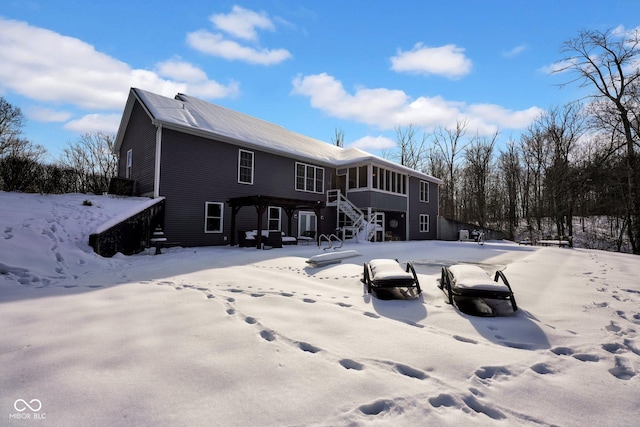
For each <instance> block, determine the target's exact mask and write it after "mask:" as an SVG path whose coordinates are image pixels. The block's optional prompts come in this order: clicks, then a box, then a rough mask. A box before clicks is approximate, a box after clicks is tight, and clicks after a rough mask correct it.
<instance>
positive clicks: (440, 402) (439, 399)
mask: <svg viewBox="0 0 640 427" xmlns="http://www.w3.org/2000/svg"><path fill="white" fill-rule="evenodd" d="M428 400H429V403H430V404H431V406H433V407H434V408H439V407H441V406H446V407H447V408H452V407H454V406H458V403H457V402H456V399H455V398H454V397H453V396H451V395H450V394H446V393H440V394H439V395H437V396H436V397H430V398H429V399H428Z"/></svg>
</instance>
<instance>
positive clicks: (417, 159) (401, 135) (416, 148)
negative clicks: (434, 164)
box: [392, 124, 427, 170]
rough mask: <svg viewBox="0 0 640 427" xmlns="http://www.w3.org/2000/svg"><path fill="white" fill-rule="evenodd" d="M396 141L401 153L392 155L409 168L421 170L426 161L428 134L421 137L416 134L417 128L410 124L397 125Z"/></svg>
mask: <svg viewBox="0 0 640 427" xmlns="http://www.w3.org/2000/svg"><path fill="white" fill-rule="evenodd" d="M395 131H396V143H397V144H398V148H399V149H400V152H399V153H396V154H394V155H392V158H394V159H395V160H396V161H397V162H398V163H400V164H401V165H403V166H407V167H409V168H412V169H415V170H420V169H422V166H423V163H424V161H425V152H426V151H425V150H426V148H425V144H426V141H427V136H426V135H425V134H424V133H423V134H422V136H421V137H420V138H418V136H417V135H416V128H415V127H414V126H413V125H412V124H410V125H409V126H396V128H395Z"/></svg>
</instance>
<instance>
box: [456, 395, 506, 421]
mask: <svg viewBox="0 0 640 427" xmlns="http://www.w3.org/2000/svg"><path fill="white" fill-rule="evenodd" d="M462 400H463V401H464V403H465V404H466V405H467V406H468V407H469V408H471V409H472V410H473V411H475V412H477V413H479V414H485V415H486V416H488V417H489V418H492V419H494V420H502V419H505V418H506V416H505V415H504V414H503V413H502V412H501V411H499V410H498V409H496V408H494V407H492V406H491V405H487V404H485V403H482V402H480V401H479V400H478V399H477V398H476V397H475V396H473V395H471V396H465V397H463V398H462Z"/></svg>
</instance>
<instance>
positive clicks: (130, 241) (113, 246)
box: [89, 199, 164, 257]
mask: <svg viewBox="0 0 640 427" xmlns="http://www.w3.org/2000/svg"><path fill="white" fill-rule="evenodd" d="M158 225H160V226H163V225H164V199H160V200H158V203H155V204H154V205H152V206H149V207H148V208H146V209H145V210H143V211H141V212H139V213H137V214H136V215H133V216H131V217H129V218H127V219H126V220H124V221H122V222H120V223H118V224H116V225H114V226H113V227H111V228H109V229H107V230H105V231H103V232H101V233H97V234H91V235H90V236H89V246H91V247H92V248H93V250H94V251H96V253H97V254H98V255H100V256H103V257H112V256H113V255H115V254H116V253H118V252H121V253H123V254H125V255H132V254H135V253H138V252H142V251H143V250H145V249H146V248H148V247H149V239H150V238H151V235H152V233H153V231H154V230H155V228H156V226H158Z"/></svg>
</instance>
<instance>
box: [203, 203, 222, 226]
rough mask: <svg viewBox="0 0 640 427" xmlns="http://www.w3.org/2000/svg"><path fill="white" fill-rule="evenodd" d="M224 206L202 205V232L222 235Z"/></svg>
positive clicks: (217, 204) (214, 204) (220, 204)
mask: <svg viewBox="0 0 640 427" xmlns="http://www.w3.org/2000/svg"><path fill="white" fill-rule="evenodd" d="M223 213H224V204H223V203H220V202H205V204H204V232H205V233H222V219H223Z"/></svg>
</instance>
